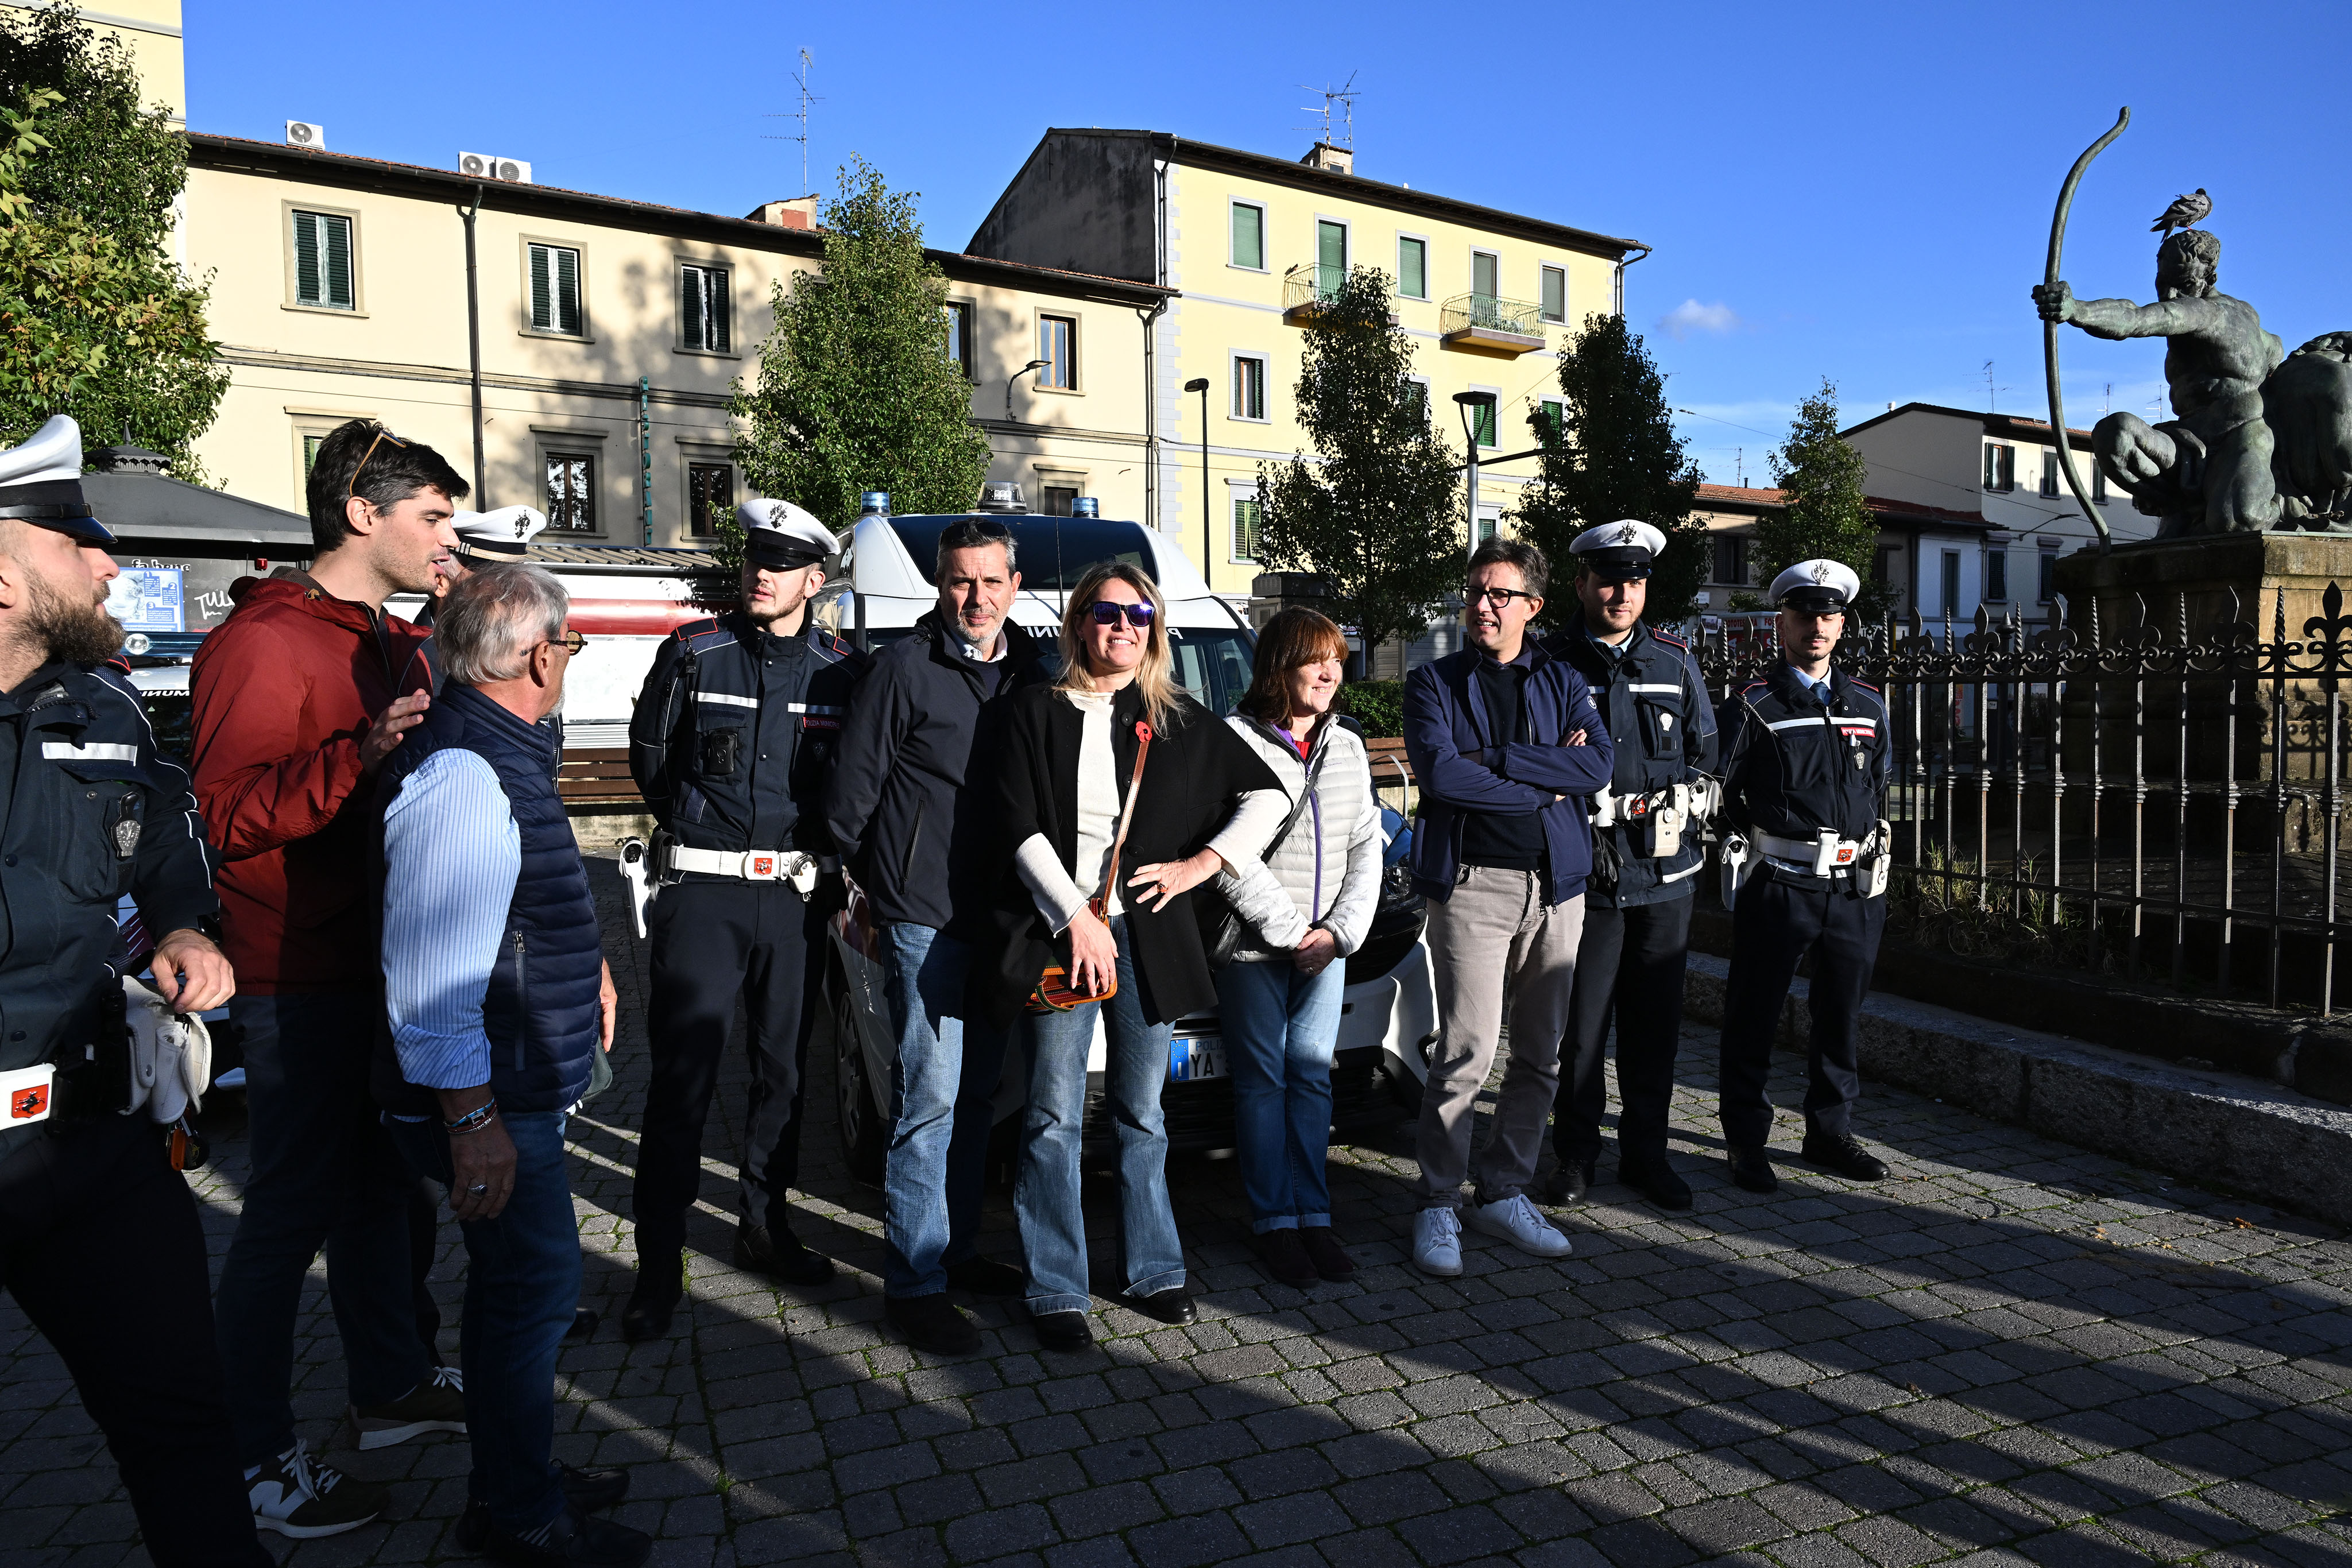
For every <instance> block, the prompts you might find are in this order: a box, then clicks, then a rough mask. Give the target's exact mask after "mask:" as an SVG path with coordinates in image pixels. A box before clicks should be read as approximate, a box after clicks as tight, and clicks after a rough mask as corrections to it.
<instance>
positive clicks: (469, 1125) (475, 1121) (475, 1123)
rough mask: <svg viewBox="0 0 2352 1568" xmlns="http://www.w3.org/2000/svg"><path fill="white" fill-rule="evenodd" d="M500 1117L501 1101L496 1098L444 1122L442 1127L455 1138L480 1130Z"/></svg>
mask: <svg viewBox="0 0 2352 1568" xmlns="http://www.w3.org/2000/svg"><path fill="white" fill-rule="evenodd" d="M498 1119H499V1103H498V1102H497V1101H495V1100H485V1101H483V1102H482V1103H480V1104H478V1105H477V1106H475V1107H474V1108H473V1109H472V1110H470V1111H468V1112H467V1113H465V1114H464V1115H462V1116H460V1117H458V1118H457V1120H456V1121H454V1122H444V1123H442V1124H441V1129H442V1131H444V1132H446V1133H447V1134H449V1135H450V1136H451V1137H453V1138H455V1137H462V1136H464V1135H465V1134H467V1133H478V1132H480V1131H481V1130H482V1129H483V1128H485V1127H487V1126H488V1125H489V1124H491V1123H493V1122H495V1121H497V1120H498Z"/></svg>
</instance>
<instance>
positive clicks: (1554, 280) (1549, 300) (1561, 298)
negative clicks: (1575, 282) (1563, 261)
mask: <svg viewBox="0 0 2352 1568" xmlns="http://www.w3.org/2000/svg"><path fill="white" fill-rule="evenodd" d="M1543 314H1544V319H1545V320H1547V321H1565V320H1567V319H1568V274H1567V273H1566V272H1564V271H1562V270H1561V269H1560V268H1559V267H1545V268H1544V269H1543Z"/></svg>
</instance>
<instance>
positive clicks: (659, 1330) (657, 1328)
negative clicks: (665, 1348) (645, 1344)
mask: <svg viewBox="0 0 2352 1568" xmlns="http://www.w3.org/2000/svg"><path fill="white" fill-rule="evenodd" d="M685 1294H686V1286H685V1284H684V1282H683V1281H680V1280H679V1278H678V1276H677V1274H676V1273H672V1274H670V1275H669V1276H668V1277H667V1279H656V1278H655V1277H653V1276H651V1275H647V1274H640V1275H638V1276H637V1287H636V1289H635V1290H634V1291H630V1292H629V1304H628V1305H627V1306H625V1307H623V1308H622V1309H621V1337H622V1338H623V1339H625V1340H627V1341H628V1342H629V1343H631V1344H635V1343H637V1342H638V1341H639V1340H648V1339H659V1338H661V1337H662V1336H663V1335H664V1334H667V1333H669V1320H670V1317H671V1315H672V1314H673V1313H675V1312H677V1302H678V1298H679V1297H680V1296H683V1295H685Z"/></svg>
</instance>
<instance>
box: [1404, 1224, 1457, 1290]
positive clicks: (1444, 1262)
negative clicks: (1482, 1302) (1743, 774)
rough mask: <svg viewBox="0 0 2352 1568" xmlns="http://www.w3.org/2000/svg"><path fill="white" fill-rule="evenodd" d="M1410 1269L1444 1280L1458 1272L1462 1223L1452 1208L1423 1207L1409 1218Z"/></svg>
mask: <svg viewBox="0 0 2352 1568" xmlns="http://www.w3.org/2000/svg"><path fill="white" fill-rule="evenodd" d="M1412 1266H1413V1267H1414V1268H1416V1269H1418V1270H1421V1271H1422V1272H1423V1273H1424V1274H1443V1275H1445V1276H1447V1277H1448V1278H1451V1277H1452V1276H1454V1275H1455V1274H1459V1273H1460V1272H1462V1222H1461V1221H1460V1220H1459V1219H1457V1218H1454V1211H1453V1210H1452V1209H1450V1208H1424V1209H1423V1210H1422V1211H1421V1212H1420V1213H1419V1214H1416V1215H1414V1216H1413V1217H1412Z"/></svg>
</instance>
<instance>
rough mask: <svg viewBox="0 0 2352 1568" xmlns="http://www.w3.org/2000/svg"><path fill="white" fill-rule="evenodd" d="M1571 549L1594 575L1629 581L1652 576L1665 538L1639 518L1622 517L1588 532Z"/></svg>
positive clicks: (1570, 544) (1617, 580)
mask: <svg viewBox="0 0 2352 1568" xmlns="http://www.w3.org/2000/svg"><path fill="white" fill-rule="evenodd" d="M1568 548H1569V549H1570V552H1571V553H1573V554H1574V555H1576V556H1577V558H1578V559H1580V560H1582V561H1583V563H1584V567H1585V570H1588V571H1590V572H1591V573H1592V575H1593V576H1595V577H1599V578H1603V579H1605V580H1609V581H1611V582H1627V581H1631V580H1633V579H1636V578H1644V577H1647V576H1649V575H1650V567H1651V564H1652V563H1653V562H1654V561H1655V560H1656V559H1657V558H1658V557H1659V556H1661V555H1663V554H1664V553H1665V549H1666V536H1665V535H1664V533H1662V532H1660V531H1659V530H1658V529H1657V528H1653V527H1651V526H1650V525H1649V524H1648V523H1645V522H1643V521H1642V520H1641V519H1639V518H1638V517H1620V518H1618V519H1617V521H1615V522H1613V523H1603V524H1601V526H1600V527H1599V528H1587V529H1585V530H1584V531H1583V532H1582V533H1580V534H1579V535H1577V536H1576V538H1573V539H1571V540H1570V541H1569V546H1568Z"/></svg>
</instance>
